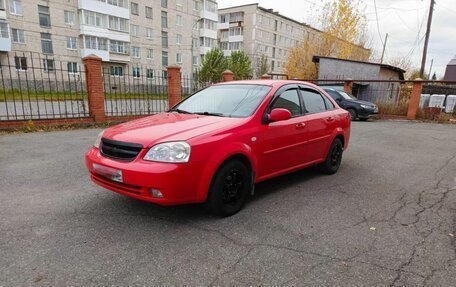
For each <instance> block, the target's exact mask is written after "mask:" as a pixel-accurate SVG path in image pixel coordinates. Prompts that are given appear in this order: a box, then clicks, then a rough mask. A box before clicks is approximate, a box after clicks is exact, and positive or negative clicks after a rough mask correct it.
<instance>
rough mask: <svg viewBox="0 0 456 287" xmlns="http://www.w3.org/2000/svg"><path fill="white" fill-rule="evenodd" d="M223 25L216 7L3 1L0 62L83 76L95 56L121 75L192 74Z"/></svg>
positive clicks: (183, 1)
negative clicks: (85, 60) (169, 69)
mask: <svg viewBox="0 0 456 287" xmlns="http://www.w3.org/2000/svg"><path fill="white" fill-rule="evenodd" d="M217 19H218V17H217V3H216V1H212V0H161V1H150V0H64V1H62V0H47V1H44V0H0V32H1V33H0V35H1V36H8V37H1V38H0V61H1V63H2V64H8V63H9V65H11V66H16V70H17V71H23V72H25V71H27V68H28V67H32V65H33V66H34V67H42V68H45V69H46V68H47V65H49V68H50V69H52V65H57V67H54V68H57V69H58V68H60V66H59V65H63V69H65V70H66V69H68V70H70V71H74V72H75V73H77V72H78V71H80V70H81V66H82V61H81V59H82V57H84V56H87V55H89V54H95V55H97V56H99V57H101V58H102V60H103V66H104V67H105V68H106V70H107V71H109V73H111V74H115V75H123V74H125V73H139V74H143V75H144V74H146V73H148V74H149V73H152V71H153V73H156V72H157V71H164V70H165V67H166V66H168V65H175V64H178V65H180V66H182V72H183V73H184V74H190V73H191V70H192V67H195V66H196V65H197V64H198V63H199V62H200V57H201V55H204V54H205V53H206V52H207V51H208V50H210V48H212V47H213V46H215V45H216V43H217V29H216V23H217ZM2 23H3V24H2ZM211 27H213V29H211ZM4 30H5V31H6V32H5V33H6V34H8V35H5V33H4ZM3 42H5V44H4V43H3ZM8 43H9V46H8V45H7V44H8ZM24 58H25V59H24ZM53 60H55V61H53ZM192 63H193V64H192ZM128 67H130V68H132V69H135V68H134V67H138V68H137V70H135V71H129V70H127V69H128Z"/></svg>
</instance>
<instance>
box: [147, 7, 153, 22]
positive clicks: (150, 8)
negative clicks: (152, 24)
mask: <svg viewBox="0 0 456 287" xmlns="http://www.w3.org/2000/svg"><path fill="white" fill-rule="evenodd" d="M153 14H154V13H153V10H152V7H147V6H146V18H149V19H153V18H154V16H153Z"/></svg>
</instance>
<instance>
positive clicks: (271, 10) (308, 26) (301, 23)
mask: <svg viewBox="0 0 456 287" xmlns="http://www.w3.org/2000/svg"><path fill="white" fill-rule="evenodd" d="M249 6H256V7H257V9H260V10H262V11H264V12H266V13H270V14H274V15H276V16H279V17H281V18H283V19H286V20H288V21H291V22H294V23H296V24H298V25H302V26H305V27H307V28H310V29H312V30H315V31H318V32H321V30H319V29H317V28H314V27H312V26H310V25H309V24H306V23H304V22H299V21H297V20H295V19H292V18H290V17H287V16H284V15H282V14H280V13H279V12H277V11H274V10H273V9H267V8H264V7H261V6H259V4H258V3H251V4H244V5H239V6H232V7H226V8H221V9H218V10H219V11H223V10H229V9H235V8H242V7H249Z"/></svg>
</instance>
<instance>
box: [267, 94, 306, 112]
mask: <svg viewBox="0 0 456 287" xmlns="http://www.w3.org/2000/svg"><path fill="white" fill-rule="evenodd" d="M277 108H281V109H286V110H289V111H290V113H291V116H293V117H294V116H299V115H301V114H302V109H301V102H300V101H299V94H298V90H296V89H293V90H288V91H285V92H283V93H282V94H281V95H280V96H279V97H277V98H276V99H275V100H274V103H273V104H272V106H271V110H272V109H277Z"/></svg>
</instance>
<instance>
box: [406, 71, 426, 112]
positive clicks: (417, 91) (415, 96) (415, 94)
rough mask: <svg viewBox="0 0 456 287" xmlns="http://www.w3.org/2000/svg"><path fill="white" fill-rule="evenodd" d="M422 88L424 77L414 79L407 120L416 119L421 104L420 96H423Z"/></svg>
mask: <svg viewBox="0 0 456 287" xmlns="http://www.w3.org/2000/svg"><path fill="white" fill-rule="evenodd" d="M422 90H423V82H422V79H419V78H418V79H416V80H415V81H413V86H412V94H411V95H410V100H409V104H408V111H407V120H414V119H416V112H417V111H418V107H419V106H420V98H421V92H422Z"/></svg>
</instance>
